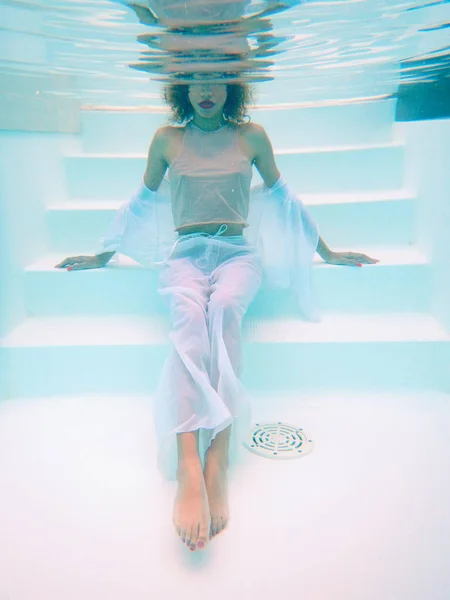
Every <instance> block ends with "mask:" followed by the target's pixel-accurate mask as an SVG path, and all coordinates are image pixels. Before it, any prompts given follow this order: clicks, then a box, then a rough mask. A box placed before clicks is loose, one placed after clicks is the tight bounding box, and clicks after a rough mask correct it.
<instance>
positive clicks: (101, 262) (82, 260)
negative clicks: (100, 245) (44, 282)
mask: <svg viewBox="0 0 450 600" xmlns="http://www.w3.org/2000/svg"><path fill="white" fill-rule="evenodd" d="M108 260H109V259H105V258H101V257H100V256H96V255H94V256H69V257H68V258H65V259H64V260H63V261H62V262H60V263H59V264H58V265H55V269H65V268H66V267H67V270H68V271H81V270H83V269H101V268H102V267H104V266H105V265H106V263H107V262H108Z"/></svg>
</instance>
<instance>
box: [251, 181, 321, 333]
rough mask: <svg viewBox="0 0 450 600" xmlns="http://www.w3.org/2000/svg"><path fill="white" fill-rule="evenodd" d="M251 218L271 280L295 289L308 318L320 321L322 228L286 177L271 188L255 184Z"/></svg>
mask: <svg viewBox="0 0 450 600" xmlns="http://www.w3.org/2000/svg"><path fill="white" fill-rule="evenodd" d="M248 220H249V224H250V227H249V229H248V238H249V241H250V242H251V243H253V244H255V245H256V246H257V247H258V249H259V252H260V254H261V258H262V262H263V266H264V272H265V276H266V280H267V282H268V284H269V285H271V286H273V287H279V288H285V289H286V288H289V289H291V291H292V292H293V293H294V294H295V296H296V300H297V305H298V308H299V310H300V312H301V314H302V316H303V317H304V319H305V320H308V321H319V320H320V317H319V314H318V311H317V309H316V302H315V300H314V294H313V286H312V267H313V261H314V255H315V252H316V249H317V245H318V243H319V230H318V226H317V224H316V223H315V221H314V219H313V218H312V217H311V215H310V213H309V212H308V210H307V209H306V207H305V205H304V204H303V202H302V201H301V199H300V198H299V197H298V196H297V195H296V193H295V192H294V191H293V190H292V189H291V188H290V187H289V186H288V184H287V183H286V182H285V181H284V179H283V178H282V177H280V179H279V180H278V181H277V182H276V183H275V184H274V185H273V186H272V187H271V188H268V187H267V186H265V185H257V186H254V187H252V190H251V198H250V215H249V219H248Z"/></svg>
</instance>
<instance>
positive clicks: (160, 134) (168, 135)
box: [155, 125, 186, 139]
mask: <svg viewBox="0 0 450 600" xmlns="http://www.w3.org/2000/svg"><path fill="white" fill-rule="evenodd" d="M185 129H186V125H162V126H161V127H158V129H157V130H156V132H155V137H157V138H160V139H173V138H176V137H179V136H180V135H183V133H184V131H185Z"/></svg>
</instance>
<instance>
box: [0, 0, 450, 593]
mask: <svg viewBox="0 0 450 600" xmlns="http://www.w3.org/2000/svg"><path fill="white" fill-rule="evenodd" d="M426 4H427V5H426V6H424V7H423V8H422V7H421V5H419V3H412V2H405V3H403V4H400V3H396V2H395V3H393V2H375V1H374V2H363V1H361V2H356V1H355V2H351V1H349V2H330V1H329V2H309V3H305V4H302V5H298V6H295V7H293V8H292V9H290V10H289V11H285V12H281V13H280V14H277V15H274V16H272V17H271V26H272V27H273V30H272V33H273V35H275V36H276V37H277V38H280V40H277V41H279V43H278V45H277V46H276V52H275V54H274V55H273V56H271V57H270V60H272V61H273V66H272V67H270V68H269V69H268V73H270V74H271V76H273V77H274V79H273V81H267V82H263V83H259V84H257V85H256V86H255V87H256V106H255V107H254V109H253V110H252V112H251V115H252V119H253V120H254V121H256V122H258V123H261V124H262V125H263V126H264V127H265V129H266V131H267V132H268V135H269V137H270V139H271V140H272V144H273V147H274V150H275V157H276V161H277V164H278V166H279V168H280V171H281V172H282V173H283V175H284V176H285V178H286V179H287V180H288V181H289V183H290V185H291V186H292V187H293V188H294V189H295V190H296V191H297V193H298V194H299V196H300V197H301V198H302V199H303V201H304V202H305V205H306V206H307V207H308V209H309V211H310V212H311V214H312V216H313V217H314V218H315V219H316V221H317V223H318V225H319V228H320V233H321V235H322V236H323V238H324V239H325V241H326V242H327V243H328V244H329V246H330V247H331V248H332V249H334V250H342V251H344V250H350V251H361V252H365V253H367V254H368V255H370V256H374V257H376V258H378V259H379V260H380V262H379V263H378V264H376V265H371V266H366V267H364V268H362V269H351V268H343V267H336V266H332V265H327V264H325V263H323V261H321V260H320V259H319V258H318V257H316V263H315V266H314V269H313V283H314V289H315V294H316V298H317V303H318V306H319V308H320V311H321V314H322V321H321V322H320V323H305V322H303V321H301V320H300V319H299V318H298V315H297V314H296V312H295V305H294V304H293V302H292V298H290V297H288V296H287V295H286V294H283V293H281V292H275V291H273V290H267V289H262V290H261V293H260V294H259V295H258V297H257V298H256V299H255V302H254V304H253V305H252V306H251V308H250V310H249V313H248V315H247V318H246V320H245V325H244V365H245V368H244V376H243V381H244V384H245V386H246V388H247V389H248V391H249V393H250V395H251V397H252V399H253V421H254V422H255V423H262V422H278V421H283V422H286V423H290V424H292V425H293V426H295V427H302V428H304V430H305V432H306V434H307V435H308V437H310V438H311V439H312V440H313V441H314V444H315V447H314V451H313V452H312V453H311V454H310V455H308V456H307V457H305V458H304V459H303V460H289V461H288V460H286V461H270V460H265V459H263V458H261V457H259V456H256V455H254V454H251V453H249V452H243V455H242V464H241V465H240V467H239V469H238V470H237V471H236V472H235V473H234V474H233V477H232V478H230V504H231V511H232V520H231V521H230V525H229V527H228V529H227V531H226V532H225V533H224V535H221V536H220V538H219V539H218V540H217V541H215V542H214V545H212V546H211V549H210V551H208V553H207V554H205V555H204V556H201V557H199V556H195V557H189V558H191V559H192V560H191V561H189V558H188V559H187V558H186V557H185V555H184V554H183V552H182V551H185V549H184V548H183V547H180V543H179V540H178V538H177V536H176V535H174V531H173V526H172V523H171V514H170V513H171V506H172V502H173V492H174V489H173V487H170V486H169V485H166V482H163V481H162V480H161V478H160V475H159V473H158V471H157V469H156V465H155V453H156V443H155V435H154V431H153V423H152V412H151V399H152V397H153V394H154V391H155V389H156V385H157V382H158V378H159V374H160V372H161V368H162V365H163V362H164V359H165V356H166V354H167V349H168V332H169V328H170V323H169V320H168V318H167V313H166V310H165V307H164V306H163V304H162V302H161V298H160V297H159V296H158V294H157V292H156V274H155V273H154V272H151V271H147V270H145V269H143V268H141V267H140V266H139V265H137V264H136V263H133V261H131V260H129V259H127V258H126V257H121V260H120V263H119V264H118V265H108V267H107V268H105V269H96V270H91V271H79V272H73V273H68V272H66V271H64V270H58V269H55V268H54V265H55V264H56V263H58V262H60V261H61V260H62V259H63V258H64V257H66V256H73V255H79V254H91V253H92V252H93V251H94V249H95V248H96V246H97V244H98V240H99V238H100V237H101V236H102V235H103V233H104V231H105V229H106V227H107V226H108V223H109V222H110V221H111V219H112V218H113V216H114V214H115V213H116V211H117V209H118V207H119V206H120V204H121V202H123V201H124V200H125V199H126V198H128V197H129V195H130V194H131V193H132V192H133V191H134V190H135V188H136V184H137V182H138V180H139V179H140V177H141V175H142V172H143V169H144V167H145V160H146V154H147V150H148V144H149V141H150V139H151V138H152V135H153V133H154V131H155V130H156V128H157V127H159V126H160V125H162V124H163V123H164V122H165V119H166V116H167V113H166V112H165V109H164V106H163V103H162V101H161V100H160V85H159V83H158V84H157V83H154V82H153V83H150V82H149V80H148V77H147V76H146V75H145V74H144V73H142V72H140V71H137V70H135V69H130V68H129V65H130V63H135V62H136V61H139V58H140V56H141V51H142V44H138V43H137V41H136V37H137V36H138V35H141V34H142V33H143V32H145V31H146V29H145V28H144V27H143V26H142V25H140V24H139V23H138V21H137V19H136V16H135V15H134V14H133V13H132V12H131V11H129V10H128V9H126V8H125V7H124V6H123V5H119V4H117V3H109V2H95V3H94V2H88V1H85V2H81V1H80V2H74V1H70V2H69V1H67V2H56V1H55V2H48V1H46V2H42V3H41V4H39V6H37V5H36V4H31V3H26V2H13V1H11V2H5V1H3V2H1V3H0V17H1V18H0V49H1V62H0V81H1V82H2V85H1V95H0V108H1V110H0V129H1V131H0V157H1V160H0V398H1V402H0V488H1V489H2V494H1V499H0V529H1V530H2V532H3V538H4V543H3V545H2V547H1V548H0V573H1V576H0V597H1V598H2V599H3V597H4V598H12V599H14V600H28V599H29V598H36V597H39V598H40V597H42V598H45V599H46V600H56V599H58V600H59V599H61V598H63V599H64V600H72V599H73V600H80V599H81V598H82V599H83V600H91V599H92V600H93V599H94V598H95V599H96V600H97V599H102V598H108V600H116V599H117V600H123V599H124V598H133V600H135V599H136V600H141V599H142V600H144V598H145V599H147V598H149V597H155V598H156V597H158V598H159V597H164V598H165V597H175V595H178V594H183V596H184V597H187V598H193V597H194V596H195V598H198V596H199V593H201V586H206V585H207V586H208V589H209V590H210V591H209V594H211V593H213V592H214V596H215V598H217V599H218V600H222V599H223V600H224V599H225V598H229V597H230V595H234V596H236V598H239V599H240V598H244V597H245V598H250V599H251V598H253V597H254V596H256V594H257V595H258V597H259V596H265V595H267V593H268V592H269V593H271V594H273V595H275V594H277V595H280V594H283V595H286V596H294V595H295V597H297V596H300V594H301V595H302V596H303V597H304V598H307V599H308V600H341V599H342V600H344V599H345V600H361V599H363V600H375V598H377V599H378V598H381V597H382V598H388V599H389V600H391V599H392V600H422V599H423V598H425V597H427V598H431V599H432V600H447V598H448V597H449V594H450V580H449V573H450V569H449V561H448V557H449V556H450V547H449V540H450V519H449V514H448V506H449V505H450V487H449V483H448V481H447V479H448V478H446V477H445V473H447V472H448V469H449V467H450V447H449V438H448V430H449V426H450V413H449V408H448V407H449V406H450V404H449V399H450V277H449V272H450V271H449V267H448V256H449V255H450V235H449V231H450V213H449V206H450V204H449V202H448V190H449V189H450V176H449V169H448V164H450V121H449V119H448V118H443V117H442V116H441V117H438V113H437V109H433V110H432V111H430V110H429V108H430V106H429V105H430V104H431V100H430V102H427V98H429V97H431V96H428V95H427V94H426V93H425V94H424V95H422V96H421V100H420V101H419V100H418V98H419V96H417V95H416V94H413V95H410V96H408V97H407V98H406V99H405V96H404V94H403V92H402V94H401V99H399V98H398V97H397V96H398V95H399V94H398V90H399V86H400V84H401V85H402V86H405V85H406V87H407V88H411V89H413V88H412V87H411V86H416V85H418V84H420V83H422V82H426V81H430V80H431V82H432V83H433V82H434V83H435V82H437V81H439V82H442V81H443V80H445V79H446V77H445V72H446V71H445V69H446V55H447V51H446V47H447V46H448V28H446V27H445V25H446V23H448V21H449V19H448V8H449V6H450V5H449V3H445V2H431V3H426ZM250 37H251V36H250ZM251 43H252V44H253V43H254V42H253V41H251ZM409 59H413V60H412V62H408V60H409ZM439 85H440V84H439ZM436 87H438V86H437V85H433V86H432V88H433V89H436ZM402 89H404V88H402ZM415 89H417V88H415ZM420 89H426V88H420ZM430 95H431V91H430ZM424 97H425V103H424V104H421V102H422V101H423V98H424ZM400 102H405V104H404V106H403V108H402V111H403V112H402V114H403V115H406V117H407V118H406V119H398V112H399V104H400ZM433 102H434V100H433ZM436 106H438V103H436ZM430 112H431V116H430ZM425 115H427V116H426V117H425ZM256 181H257V177H255V182H256ZM198 554H199V553H197V555H198ZM168 565H169V566H168ZM24 573H25V575H24ZM168 575H169V576H168ZM202 593H203V592H202Z"/></svg>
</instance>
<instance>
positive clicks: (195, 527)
mask: <svg viewBox="0 0 450 600" xmlns="http://www.w3.org/2000/svg"><path fill="white" fill-rule="evenodd" d="M199 530H200V523H195V524H194V525H193V526H192V531H191V546H194V547H195V546H196V545H197V540H198V532H199Z"/></svg>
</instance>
